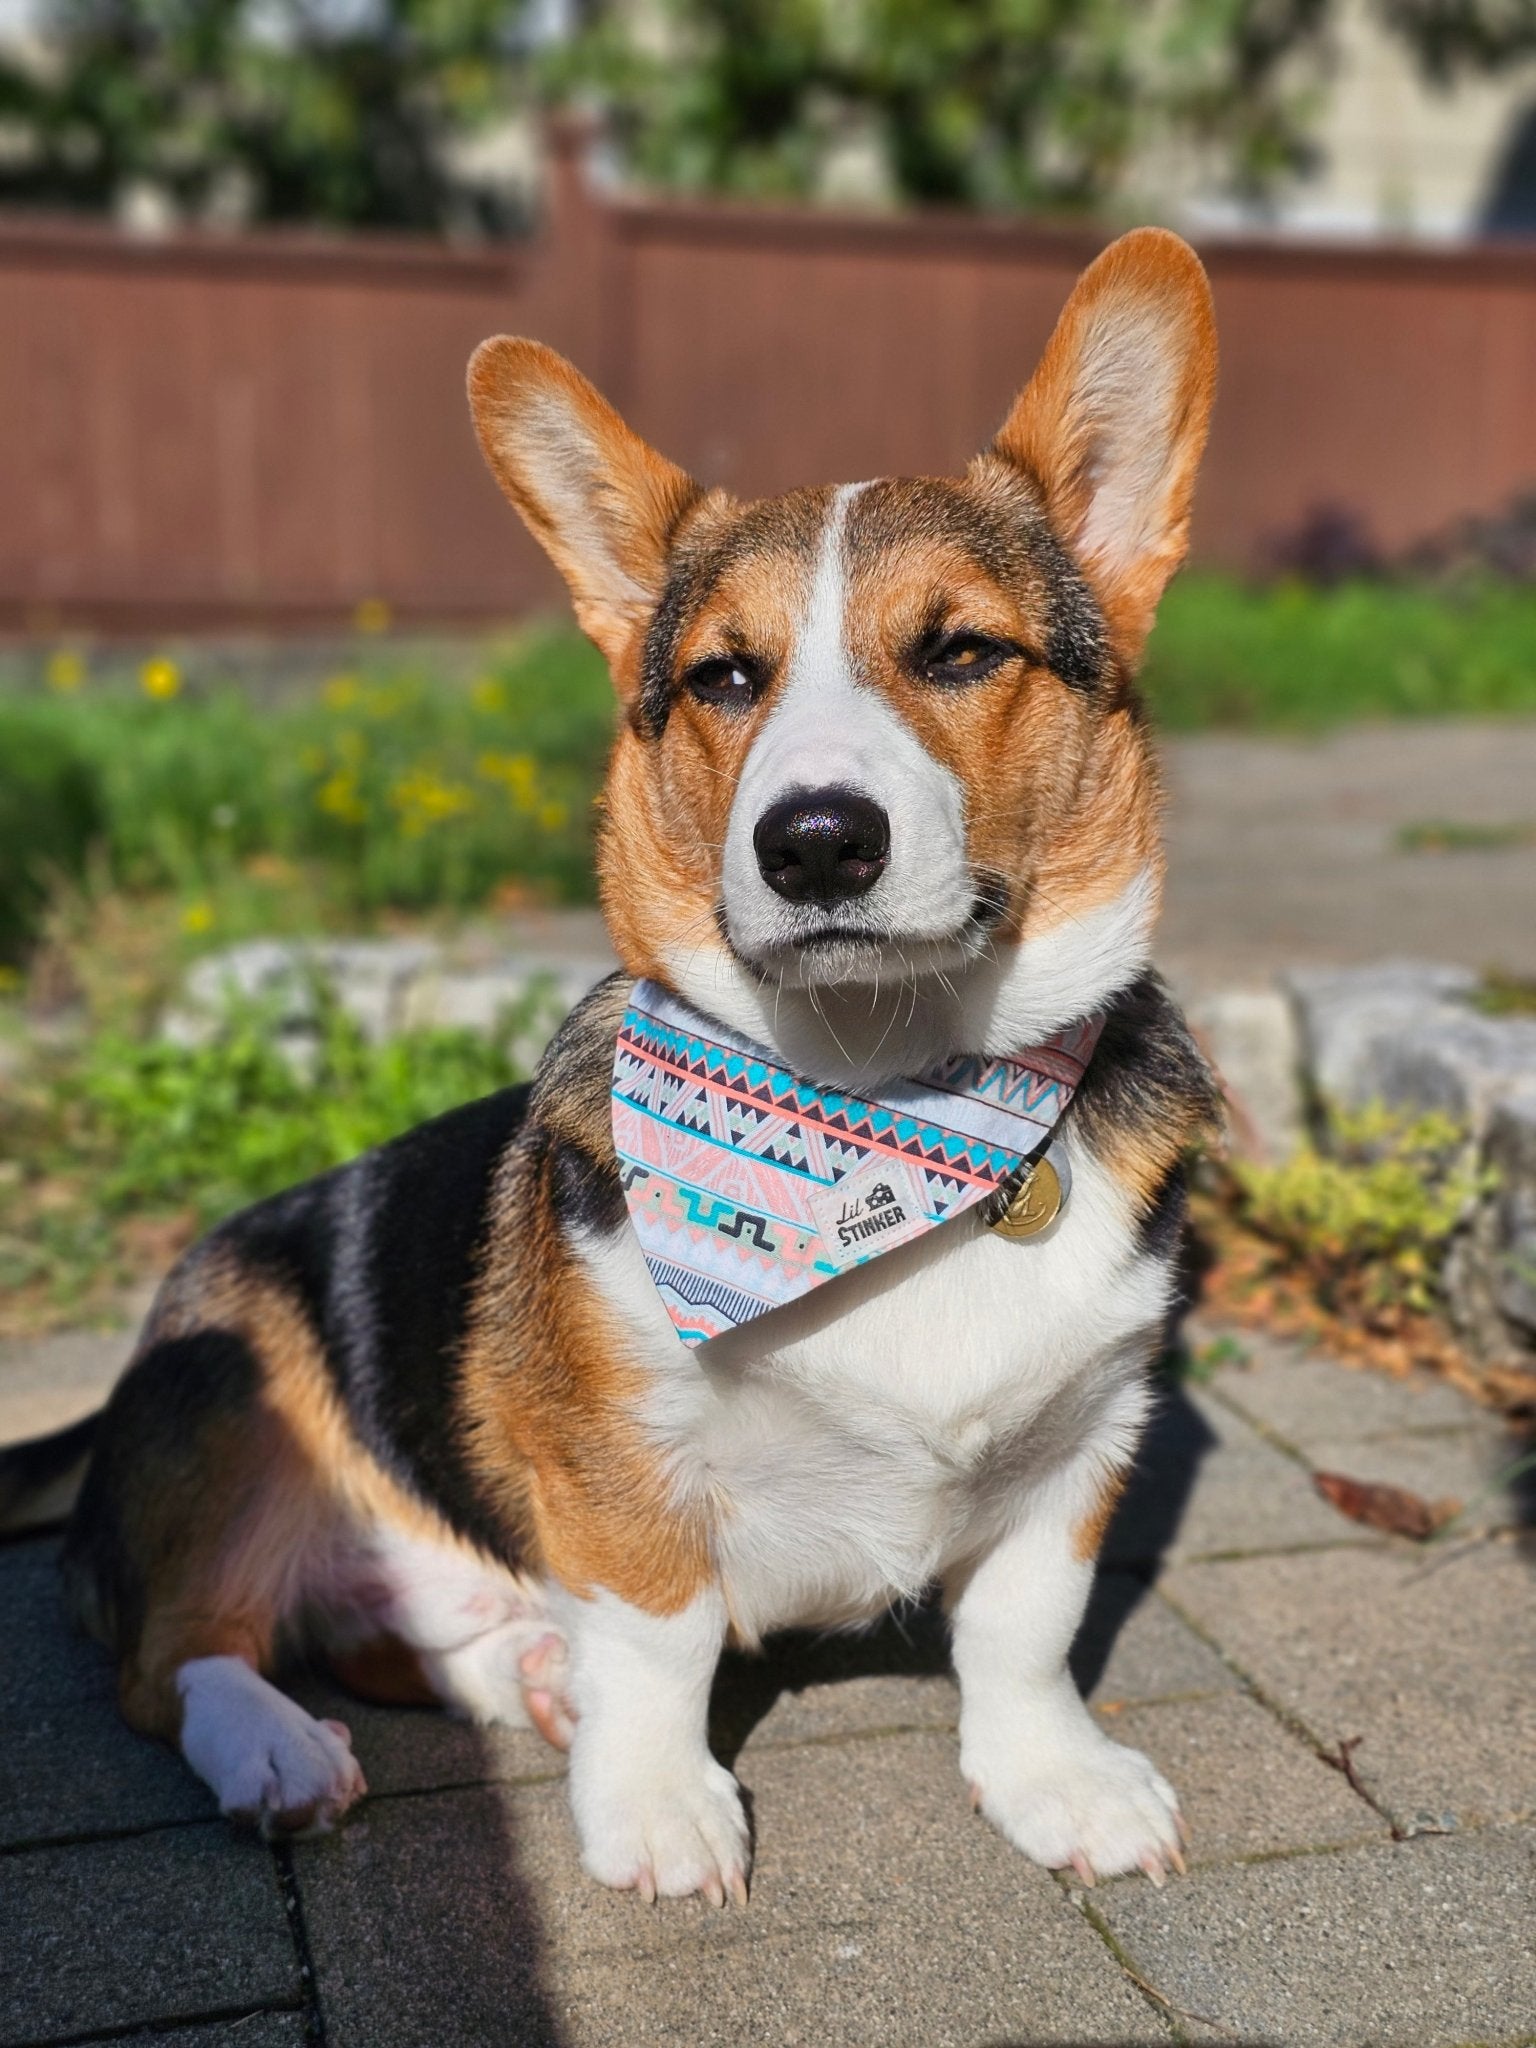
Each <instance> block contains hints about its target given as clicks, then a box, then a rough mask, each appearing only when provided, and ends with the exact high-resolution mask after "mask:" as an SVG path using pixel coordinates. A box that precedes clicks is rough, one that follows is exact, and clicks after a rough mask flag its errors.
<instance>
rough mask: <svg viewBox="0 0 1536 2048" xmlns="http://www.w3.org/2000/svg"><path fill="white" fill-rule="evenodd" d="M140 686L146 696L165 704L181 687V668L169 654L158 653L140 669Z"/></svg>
mask: <svg viewBox="0 0 1536 2048" xmlns="http://www.w3.org/2000/svg"><path fill="white" fill-rule="evenodd" d="M139 687H140V688H141V689H142V690H143V692H144V694H145V696H146V697H153V698H154V699H155V701H156V703H158V704H164V703H166V702H167V701H168V700H169V699H170V698H172V697H174V696H175V695H176V693H177V691H178V690H179V689H180V688H181V670H180V669H179V668H178V667H177V666H176V664H175V662H174V661H172V660H170V659H169V657H168V656H166V655H164V654H157V655H156V656H155V658H154V660H153V661H146V662H145V664H144V666H143V667H142V668H141V669H140V670H139Z"/></svg>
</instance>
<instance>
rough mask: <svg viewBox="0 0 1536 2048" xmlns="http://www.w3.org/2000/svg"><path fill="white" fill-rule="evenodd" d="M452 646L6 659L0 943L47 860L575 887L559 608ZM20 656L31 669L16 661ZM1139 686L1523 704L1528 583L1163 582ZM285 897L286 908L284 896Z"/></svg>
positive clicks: (183, 899)
mask: <svg viewBox="0 0 1536 2048" xmlns="http://www.w3.org/2000/svg"><path fill="white" fill-rule="evenodd" d="M461 657H462V650H459V658H457V659H455V658H451V657H448V656H445V655H444V654H443V653H442V652H441V651H439V652H438V653H437V654H436V655H431V656H421V657H418V658H416V659H415V660H414V661H413V659H412V658H411V657H410V656H409V655H405V654H400V653H394V654H391V652H390V651H389V649H388V646H387V644H385V645H380V644H379V643H372V644H370V645H369V646H368V648H367V652H366V655H365V656H364V657H363V658H362V659H360V660H358V661H356V662H354V663H352V664H349V665H348V666H346V667H345V668H343V669H341V670H339V671H338V672H337V673H335V674H333V675H331V676H330V677H328V678H326V679H324V680H322V681H319V682H317V683H315V684H314V685H312V686H310V687H309V688H307V689H295V688H294V687H292V686H291V685H290V686H286V687H283V688H278V689H274V688H271V687H268V688H267V689H265V690H259V689H251V688H241V687H237V686H236V685H234V684H233V683H220V681H219V680H218V677H217V674H216V673H215V674H214V676H213V677H212V679H211V680H209V681H207V682H197V683H193V682H189V681H187V680H186V679H185V678H184V677H183V675H182V672H181V671H180V669H179V668H177V666H176V665H175V664H174V662H172V661H171V660H169V659H167V658H164V657H161V658H157V659H152V660H150V661H148V662H146V663H144V664H142V666H139V665H133V664H128V663H126V662H124V661H121V660H119V661H118V662H116V663H115V664H114V663H113V662H111V661H103V662H99V663H92V662H86V661H84V660H83V659H82V658H81V657H80V656H79V655H78V654H77V653H75V652H73V651H71V650H69V649H59V650H55V651H54V652H53V653H52V654H51V655H46V656H45V655H39V656H37V657H35V658H34V659H33V661H32V662H31V665H30V673H26V674H23V675H21V676H20V677H19V679H18V677H17V675H16V673H15V669H16V665H15V664H14V663H13V664H12V672H11V675H10V676H9V678H7V677H5V676H0V961H4V960H10V961H11V962H13V963H14V962H15V961H17V960H18V959H19V958H20V957H21V955H22V953H23V952H24V950H25V947H26V945H27V943H28V941H29V939H30V938H31V937H32V936H34V935H35V933H36V931H37V929H38V928H39V924H40V922H41V921H42V920H43V919H44V918H45V916H46V914H47V910H48V906H49V903H50V901H54V900H56V899H57V897H58V894H59V885H60V883H61V882H72V883H74V884H75V885H76V886H78V885H79V884H80V883H81V881H82V880H83V879H84V878H86V877H87V875H89V877H90V886H91V887H92V889H93V890H95V891H96V892H97V893H100V891H101V890H103V889H117V890H122V891H128V892H130V893H132V894H134V895H136V896H138V897H141V898H143V897H148V896H152V895H155V894H156V893H158V894H160V895H162V896H166V895H173V896H174V897H175V898H176V899H177V901H178V903H179V904H180V906H181V911H182V914H183V916H184V917H185V919H186V923H187V931H188V933H189V934H190V935H191V936H192V937H194V938H203V939H205V940H206V941H207V942H210V943H211V942H214V941H215V940H217V939H222V938H230V937H236V936H240V935H241V934H242V933H243V932H245V931H247V930H251V929H256V928H259V926H260V925H261V923H262V922H263V920H266V919H268V918H270V917H271V916H272V915H273V897H274V893H276V894H278V895H281V894H283V893H285V892H286V893H287V894H288V896H289V897H290V898H291V906H290V908H291V912H292V914H294V915H300V914H301V921H303V920H304V919H307V920H309V921H310V922H313V921H314V920H315V919H316V918H320V919H322V920H323V921H325V922H327V923H330V924H332V925H345V924H351V925H353V926H356V925H359V924H365V923H367V922H368V921H369V920H370V919H373V918H376V917H378V916H379V915H380V914H381V913H384V912H388V911H402V910H403V911H411V912H420V911H424V910H428V909H433V910H442V909H446V910H450V911H464V910H470V909H474V908H477V907H479V906H481V905H482V904H484V903H486V902H487V901H488V900H493V899H494V898H495V897H496V895H497V892H498V891H502V892H505V891H506V890H507V889H508V888H509V886H510V887H511V888H512V889H513V890H515V891H518V892H522V893H525V894H533V895H536V896H539V897H542V898H544V899H545V900H552V901H556V902H578V901H584V900H590V897H591V893H592V809H591V806H592V798H593V796H594V795H595V793H596V790H597V786H598V783H599V780H600V778H601V774H602V766H603V761H604V759H605V756H606V754H607V750H608V746H609V742H610V739H611V735H612V731H613V718H614V712H613V704H612V693H611V690H610V686H609V683H608V681H607V678H606V676H605V674H604V672H603V667H602V664H601V662H600V661H599V660H598V658H597V656H596V655H595V654H594V653H593V652H592V650H591V649H590V648H589V647H588V645H587V643H586V642H585V641H584V640H583V639H581V638H580V636H579V635H578V634H576V633H575V631H574V630H572V629H568V628H567V629H557V630H547V631H545V632H543V633H540V634H538V635H535V636H528V637H525V638H524V639H522V640H520V641H519V642H517V643H516V644H515V645H514V646H512V647H509V648H505V649H503V650H501V651H500V652H490V653H488V654H487V655H486V656H485V657H484V659H483V660H482V662H481V665H480V668H479V672H478V673H471V674H469V675H464V674H454V673H450V671H452V670H453V669H454V668H455V667H459V668H462V666H463V663H462V658H461ZM25 666H26V665H25V664H23V667H24V668H25ZM1145 680H1146V689H1147V695H1148V698H1149V700H1150V702H1151V705H1152V708H1153V712H1154V715H1155V717H1156V719H1157V721H1158V723H1159V724H1160V725H1161V726H1163V727H1164V728H1166V729H1168V730H1171V731H1190V730H1196V729H1200V728H1203V727H1210V726H1238V727H1247V728H1251V729H1253V730H1256V731H1261V730H1286V729H1300V730H1306V729H1318V728H1322V727H1325V726H1330V725H1335V724H1338V723H1340V722H1341V721H1344V720H1347V719H1358V718H1381V717H1399V716H1402V717H1408V716H1434V715H1442V714H1447V713H1482V712H1487V713H1511V712H1522V711H1523V712H1531V713H1536V591H1532V590H1528V589H1524V588H1519V587H1515V586H1512V585H1497V584H1486V585H1483V586H1480V587H1478V588H1475V589H1470V588H1469V589H1464V590H1460V591H1457V592H1447V591H1430V590H1427V589H1417V588H1411V587H1406V586H1398V585H1389V584H1365V583H1360V584H1353V585H1346V586H1343V587H1341V588H1338V589H1333V590H1316V589H1312V588H1309V587H1306V586H1303V585H1301V584H1278V585H1272V586H1269V587H1265V588H1260V587H1256V586H1248V585H1245V584H1241V583H1237V582H1234V581H1232V580H1231V579H1228V578H1222V577H1217V576H1212V575H1207V574H1202V575H1193V576H1189V577H1185V578H1182V579H1180V580H1179V581H1177V582H1176V583H1175V584H1174V586H1173V588H1172V590H1171V591H1170V592H1169V593H1168V596H1167V598H1166V600H1165V602H1164V606H1163V613H1162V617H1161V620H1160V622H1159V624H1158V627H1157V630H1156V633H1155V634H1154V636H1153V641H1152V646H1151V652H1150V659H1149V662H1148V666H1147V670H1146V678H1145ZM278 914H279V915H280V916H281V915H282V909H281V906H279V907H278Z"/></svg>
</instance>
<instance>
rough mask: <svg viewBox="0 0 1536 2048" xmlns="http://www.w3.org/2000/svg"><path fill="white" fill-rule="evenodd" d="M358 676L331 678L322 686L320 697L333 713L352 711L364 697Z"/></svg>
mask: <svg viewBox="0 0 1536 2048" xmlns="http://www.w3.org/2000/svg"><path fill="white" fill-rule="evenodd" d="M362 689H363V686H362V684H361V683H360V682H359V681H358V680H357V677H356V676H330V677H328V678H327V679H326V681H325V682H324V683H322V684H321V686H320V695H321V696H322V697H323V698H324V699H325V702H326V704H327V705H328V706H329V708H330V709H331V710H332V711H350V710H351V708H352V706H353V705H354V704H355V703H356V702H357V700H358V698H359V697H360V696H361V695H362Z"/></svg>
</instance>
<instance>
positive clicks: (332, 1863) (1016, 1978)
mask: <svg viewBox="0 0 1536 2048" xmlns="http://www.w3.org/2000/svg"><path fill="white" fill-rule="evenodd" d="M741 1772H742V1777H743V1780H744V1782H745V1783H746V1784H747V1786H748V1789H749V1791H750V1792H751V1794H752V1798H753V1810H754V1821H755V1825H756V1829H757V1841H758V1848H757V1854H758V1864H757V1871H756V1875H755V1878H754V1890H753V1900H752V1904H751V1905H750V1907H748V1909H747V1910H746V1911H745V1912H744V1913H741V1912H736V1911H734V1910H732V1911H728V1912H725V1913H716V1912H714V1911H713V1910H712V1909H710V1908H709V1907H707V1906H705V1905H703V1904H702V1903H700V1902H698V1901H672V1902H663V1903H662V1904H661V1905H660V1906H658V1907H655V1908H646V1907H643V1906H641V1905H640V1903H639V1902H638V1901H637V1900H636V1899H635V1898H634V1897H633V1896H625V1895H619V1894H615V1893H611V1892H606V1891H604V1890H603V1889H602V1888H601V1887H599V1886H596V1885H593V1884H592V1883H590V1881H588V1880H587V1879H586V1878H584V1877H583V1876H582V1875H581V1873H580V1871H579V1868H578V1864H577V1858H576V1844H575V1836H574V1831H573V1829H572V1826H571V1822H570V1817H569V1813H568V1811H567V1808H566V1804H565V1799H564V1796H563V1790H562V1788H561V1787H558V1786H550V1785H544V1786H530V1787H522V1788H497V1789H487V1790H471V1791H465V1792H456V1793H444V1794H439V1795H435V1796H431V1797H426V1798H421V1799H401V1800H387V1801H383V1802H380V1803H378V1804H376V1805H375V1806H374V1807H373V1808H372V1809H370V1810H369V1811H368V1812H367V1814H366V1815H365V1817H364V1818H363V1819H362V1820H361V1821H360V1822H359V1823H357V1824H354V1825H353V1826H351V1827H349V1828H347V1829H346V1830H344V1831H343V1832H342V1833H340V1834H339V1835H337V1836H336V1837H334V1838H332V1839H330V1840H326V1841H322V1842H317V1843H314V1844H305V1845H302V1846H301V1847H300V1849H299V1851H298V1852H297V1853H298V1857H299V1866H300V1872H301V1883H302V1887H303V1897H304V1907H305V1918H306V1925H307V1927H308V1930H309V1937H310V1943H311V1948H312V1952H313V1954H314V1957H315V1962H316V1970H317V1978H318V1983H319V1990H320V1998H321V2004H322V2008H323V2011H324V2014H325V2019H326V2026H327V2033H328V2038H329V2039H330V2041H331V2043H332V2044H333V2048H363V2044H366V2048H429V2044H432V2048H435V2044H436V2043H438V2042H441V2041H445V2040H452V2041H454V2042H455V2043H456V2044H463V2048H478V2044H481V2043H484V2044H486V2048H491V2044H493V2043H494V2044H496V2048H501V2044H503V2043H505V2042H507V2041H509V2040H517V2041H518V2042H520V2043H521V2042H525V2041H526V2042H529V2043H539V2042H547V2041H552V2040H554V2039H555V2038H557V2037H558V2039H559V2040H560V2042H561V2043H562V2044H563V2048H587V2044H594V2048H595V2044H598V2043H602V2044H607V2043H610V2042H613V2041H620V2040H622V2041H624V2042H625V2043H626V2044H627V2043H629V2042H632V2041H633V2042H637V2043H643V2042H647V2041H690V2042H693V2041H698V2042H709V2041H716V2040H718V2041H737V2040H761V2041H765V2042H766V2041H772V2042H775V2043H780V2042H783V2043H789V2042H793V2041H797V2040H804V2041H811V2040H814V2041H816V2042H818V2043H820V2044H828V2048H830V2044H837V2043H843V2042H848V2043H854V2042H858V2043H863V2042H867V2041H871V2040H879V2041H881V2042H882V2043H884V2042H911V2043H914V2044H917V2043H922V2044H924V2048H942V2044H946V2043H967V2044H970V2043H975V2044H977V2048H980V2044H982V2043H984V2042H985V2043H995V2042H999V2041H1025V2040H1027V2041H1030V2042H1041V2043H1044V2042H1054V2041H1063V2042H1067V2041H1071V2042H1082V2041H1089V2040H1092V2041H1123V2042H1132V2041H1135V2042H1143V2041H1164V2040H1166V2038H1167V2037H1166V2033H1165V2031H1164V2029H1163V2027H1162V2025H1161V2023H1160V2022H1159V2021H1158V2020H1157V2019H1155V2018H1154V2017H1153V2016H1152V2014H1151V2011H1150V2008H1149V2007H1148V2006H1147V2004H1146V2002H1145V2001H1144V2000H1143V1999H1142V1997H1141V1995H1140V1994H1139V1993H1138V1992H1136V1991H1135V1990H1134V1989H1133V1988H1132V1987H1131V1986H1130V1985H1129V1983H1128V1982H1127V1980H1126V1979H1125V1977H1124V1976H1123V1974H1122V1973H1121V1971H1120V1970H1119V1968H1118V1966H1117V1965H1116V1964H1115V1962H1114V1960H1113V1957H1112V1956H1111V1954H1110V1952H1109V1951H1108V1949H1107V1948H1106V1947H1105V1946H1104V1945H1103V1944H1102V1943H1101V1942H1100V1941H1099V1939H1098V1937H1097V1936H1096V1935H1095V1934H1094V1932H1093V1930H1092V1929H1091V1928H1090V1927H1089V1926H1088V1925H1087V1923H1086V1922H1085V1921H1083V1920H1082V1919H1081V1918H1079V1917H1078V1916H1077V1915H1076V1914H1075V1913H1074V1911H1073V1909H1072V1907H1071V1905H1070V1904H1069V1902H1068V1901H1067V1899H1066V1898H1065V1896H1064V1894H1063V1893H1062V1891H1061V1890H1060V1888H1059V1887H1058V1886H1057V1885H1056V1884H1055V1883H1054V1882H1053V1881H1052V1880H1051V1879H1050V1878H1048V1877H1047V1876H1046V1875H1045V1874H1044V1873H1043V1872H1041V1871H1039V1870H1037V1869H1035V1868H1034V1867H1033V1866H1032V1865H1030V1864H1029V1863H1027V1862H1026V1861H1025V1860H1024V1859H1023V1858H1022V1857H1019V1856H1018V1855H1016V1854H1015V1852H1014V1851H1012V1850H1011V1849H1009V1848H1008V1846H1007V1845H1006V1844H1005V1843H1004V1842H1002V1841H1001V1839H1000V1838H999V1837H998V1836H997V1835H996V1834H994V1833H993V1831H992V1830H991V1829H990V1828H989V1827H988V1826H987V1825H986V1823H985V1822H984V1821H981V1820H979V1819H977V1818H976V1817H975V1816H974V1815H972V1814H971V1813H969V1811H968V1810H967V1806H966V1801H965V1795H964V1790H963V1788H962V1786H961V1784H960V1781H959V1775H958V1771H957V1769H956V1760H955V1748H954V1743H953V1740H952V1739H951V1738H949V1737H947V1736H943V1735H937V1734H914V1735H902V1736H890V1737H884V1738H876V1739H871V1740H868V1741H856V1742H850V1743H842V1744H816V1743H813V1744H809V1745H806V1746H803V1747H798V1748H793V1749H783V1750H760V1751H755V1752H749V1753H748V1754H747V1755H745V1756H743V1758H742V1762H741Z"/></svg>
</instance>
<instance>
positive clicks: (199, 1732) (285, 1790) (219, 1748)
mask: <svg viewBox="0 0 1536 2048" xmlns="http://www.w3.org/2000/svg"><path fill="white" fill-rule="evenodd" d="M176 1690H177V1692H178V1694H179V1695H180V1697H181V1702H182V1719H181V1753H182V1755H183V1756H184V1757H185V1758H186V1760H187V1762H188V1763H189V1764H190V1765H191V1766H192V1768H193V1770H194V1771H196V1773H197V1775H198V1776H199V1777H200V1778H201V1779H202V1781H203V1783H204V1784H205V1785H207V1786H209V1787H210V1788H211V1789H212V1791H213V1793H214V1796H215V1797H216V1798H217V1800H218V1802H219V1811H220V1812H221V1813H227V1814H230V1815H231V1816H233V1817H234V1818H237V1819H240V1820H248V1821H251V1822H253V1823H254V1824H255V1825H256V1826H257V1827H259V1828H260V1829H261V1831H262V1833H263V1834H292V1833H296V1832H304V1833H315V1832H321V1831H323V1830H325V1829H326V1828H329V1827H331V1826H332V1825H333V1824H334V1823H335V1822H336V1821H337V1820H339V1819H340V1817H341V1816H342V1814H344V1813H345V1812H346V1810H347V1808H348V1807H349V1806H350V1805H351V1804H352V1802H353V1800H354V1799H357V1798H359V1797H361V1795H362V1794H363V1793H364V1792H365V1791H366V1790H367V1789H368V1788H367V1786H366V1785H365V1784H364V1782H363V1773H362V1771H361V1769H360V1767H359V1765H358V1762H357V1759H356V1757H354V1756H353V1754H352V1739H351V1737H350V1735H349V1734H348V1733H347V1730H346V1729H345V1728H344V1727H343V1726H342V1724H341V1723H340V1722H339V1721H317V1720H315V1718H314V1716H313V1715H311V1714H306V1713H305V1711H304V1709H303V1708H302V1707H301V1706H299V1705H298V1704H297V1703H296V1702H295V1701H293V1700H291V1699H289V1698H288V1697H287V1695H286V1694H285V1693H281V1692H279V1691H278V1689H277V1687H276V1686H275V1685H269V1684H268V1683H267V1681H266V1679H264V1678H262V1677H261V1676H260V1675H259V1674H258V1673H257V1672H255V1671H253V1670H252V1669H251V1667H250V1665H249V1664H247V1663H245V1662H244V1660H243V1659H241V1658H239V1657H194V1658H192V1659H190V1660H189V1661H188V1662H187V1663H185V1664H183V1665H181V1666H180V1668H179V1669H178V1670H177V1673H176Z"/></svg>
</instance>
